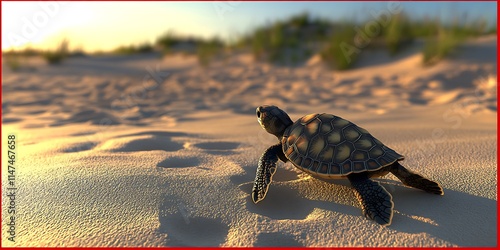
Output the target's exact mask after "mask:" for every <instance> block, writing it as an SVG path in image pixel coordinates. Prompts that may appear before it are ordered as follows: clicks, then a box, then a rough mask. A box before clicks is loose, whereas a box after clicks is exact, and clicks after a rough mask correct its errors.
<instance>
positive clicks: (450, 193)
mask: <svg viewBox="0 0 500 250" xmlns="http://www.w3.org/2000/svg"><path fill="white" fill-rule="evenodd" d="M496 39H497V38H496V37H483V38H480V39H476V40H472V41H469V42H466V43H465V44H464V45H462V47H461V48H460V53H458V54H456V55H454V56H452V57H450V58H448V59H445V60H443V61H441V62H439V63H438V64H437V65H434V66H432V67H423V66H421V65H420V62H421V60H422V59H421V54H419V53H417V52H416V51H415V50H408V51H407V52H404V53H403V54H401V55H398V56H396V57H389V56H387V55H385V54H384V53H382V52H380V53H379V52H377V51H372V52H369V51H368V53H366V54H364V55H363V56H365V57H367V58H365V59H364V60H360V62H361V63H360V64H359V65H358V66H357V67H355V68H354V69H352V70H348V71H342V72H339V71H332V70H330V69H328V68H326V67H325V66H324V65H322V64H321V63H320V62H319V60H318V58H317V57H313V58H311V59H310V60H309V61H307V62H306V63H304V64H303V65H299V66H297V67H290V68H288V67H280V66H275V65H271V64H267V63H259V62H254V61H253V59H252V56H251V55H250V54H237V55H234V56H231V57H229V58H226V59H224V60H222V59H221V60H219V61H217V62H214V63H212V64H210V65H209V66H208V67H207V68H204V67H201V66H199V65H198V62H197V59H196V58H195V57H191V56H183V55H172V56H168V57H165V58H161V57H159V56H158V55H156V54H146V55H133V56H85V57H75V58H70V59H68V60H67V61H64V63H63V64H61V65H58V66H50V65H46V64H45V63H44V62H43V61H42V60H40V61H37V60H36V59H33V60H32V61H30V62H29V65H31V67H32V69H23V70H21V71H19V72H13V71H11V70H10V69H9V68H8V67H3V79H2V149H3V150H2V159H3V161H2V188H3V190H4V191H3V197H2V198H3V200H2V206H3V209H2V215H3V216H2V218H3V221H2V223H3V231H2V244H3V246H31V247H32V246H67V247H73V246H99V247H109V246H121V247H123V246H142V247H160V246H307V247H337V246H341V247H347V246H352V247H354V246H356V247H357V246H370V247H378V246H402V247H423V246H425V247H437V246H496V245H497V220H498V218H497V70H496V69H497V58H496V50H497V48H496ZM416 46H417V45H416ZM3 66H4V65H3ZM264 104H272V105H276V106H278V107H280V108H282V109H283V110H285V111H286V112H288V114H289V115H290V117H291V118H292V120H297V119H299V118H300V117H302V116H304V115H306V114H310V113H331V114H335V115H337V116H340V117H342V118H345V119H348V120H350V121H352V122H354V123H355V124H357V125H358V126H360V127H363V128H365V129H367V130H368V131H369V132H370V133H371V134H373V135H374V136H375V137H376V138H378V139H379V140H380V141H382V142H383V143H384V144H386V145H387V146H389V147H391V148H392V149H394V150H396V151H397V152H399V153H400V154H402V155H404V156H405V157H406V159H405V160H404V161H403V162H402V164H403V165H404V166H406V167H408V168H409V169H412V170H414V171H416V172H418V173H421V174H422V175H424V176H426V177H428V178H430V179H432V180H436V181H438V182H439V183H441V185H442V187H443V188H444V195H443V196H437V195H432V194H428V193H425V192H422V191H420V190H416V189H413V188H409V187H405V186H403V184H402V183H401V182H399V180H398V179H397V178H396V177H394V176H393V175H390V174H389V175H387V176H385V177H383V178H380V179H377V180H378V181H380V182H381V183H382V185H383V186H384V187H385V188H386V189H387V191H389V192H390V193H391V194H392V197H393V201H394V204H395V205H394V217H393V219H392V224H391V225H390V226H387V227H384V226H380V225H378V224H376V223H375V222H373V221H371V220H368V219H366V218H365V217H363V215H362V213H361V207H360V204H359V203H358V201H357V200H356V197H355V195H354V193H353V191H352V188H351V187H350V185H349V182H348V181H347V180H320V179H317V178H313V177H311V176H309V175H307V174H305V173H302V172H301V171H299V170H298V169H296V168H294V167H293V166H292V165H291V163H286V164H284V163H282V162H280V163H279V164H278V170H277V172H276V174H275V175H274V179H273V182H272V184H271V186H270V188H269V192H268V194H267V197H266V199H265V200H264V201H262V202H259V203H258V204H254V203H253V202H252V200H251V196H250V193H251V190H252V185H253V180H254V178H255V171H256V168H257V163H258V160H259V157H260V155H261V154H262V153H263V152H264V150H265V149H266V148H268V147H269V146H271V145H273V144H275V143H276V142H277V141H276V137H274V136H272V135H270V134H268V133H267V132H266V131H264V130H263V129H262V128H261V127H260V125H259V124H258V122H257V117H256V115H255V109H256V108H257V107H258V106H260V105H264ZM11 134H14V135H15V137H16V139H15V140H16V162H15V168H16V170H15V187H16V188H17V191H16V199H15V208H16V215H15V216H16V219H15V224H16V226H15V230H16V237H15V242H11V241H9V240H7V238H8V237H9V234H8V232H7V230H8V227H6V225H7V223H8V222H9V220H10V215H9V214H8V212H7V211H8V210H7V209H6V207H8V206H9V202H10V201H9V197H7V196H6V195H7V191H6V190H5V189H6V187H8V186H9V183H8V172H7V166H6V164H7V161H6V159H7V157H8V156H7V148H6V146H7V141H8V135H11Z"/></svg>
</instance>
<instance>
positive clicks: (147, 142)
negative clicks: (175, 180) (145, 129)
mask: <svg viewBox="0 0 500 250" xmlns="http://www.w3.org/2000/svg"><path fill="white" fill-rule="evenodd" d="M182 148H183V147H182V144H181V143H178V142H175V141H173V140H172V139H171V138H170V137H166V136H148V135H146V136H133V137H131V136H127V137H119V138H115V139H111V140H108V141H107V142H105V143H104V144H103V145H102V146H101V147H100V149H102V150H108V151H111V152H138V151H152V150H163V151H167V152H172V151H177V150H180V149H182Z"/></svg>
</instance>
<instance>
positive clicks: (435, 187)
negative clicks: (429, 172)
mask: <svg viewBox="0 0 500 250" xmlns="http://www.w3.org/2000/svg"><path fill="white" fill-rule="evenodd" d="M391 173H392V174H394V175H395V176H396V177H398V179H399V180H401V182H402V183H403V184H405V185H406V186H410V187H414V188H418V189H421V190H424V191H426V192H428V193H433V194H439V195H443V194H444V191H443V188H442V187H441V185H439V183H437V182H435V181H431V180H429V179H427V178H425V177H423V176H422V175H419V174H417V173H414V172H412V171H410V170H408V169H406V168H405V167H403V166H402V165H401V164H399V162H395V163H394V164H392V168H391Z"/></svg>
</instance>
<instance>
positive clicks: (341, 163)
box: [281, 114, 404, 178]
mask: <svg viewBox="0 0 500 250" xmlns="http://www.w3.org/2000/svg"><path fill="white" fill-rule="evenodd" d="M281 142H282V145H283V152H284V153H285V156H286V157H287V158H288V159H289V160H290V161H291V162H292V163H293V165H295V166H296V167H297V168H299V169H301V170H303V171H305V172H307V173H310V174H313V175H318V176H320V177H326V178H340V177H344V176H346V175H348V174H350V173H359V172H364V171H376V170H379V169H381V168H383V167H385V166H388V165H390V164H392V163H394V162H396V161H399V160H403V159H404V156H402V155H400V154H398V153H396V152H395V151H394V150H392V149H390V148H389V147H387V146H385V145H384V144H382V143H381V142H380V141H379V140H377V139H376V138H375V137H373V136H372V135H371V134H370V133H368V131H366V130H365V129H363V128H360V127H358V126H357V125H356V124H354V123H352V122H350V121H348V120H345V119H342V118H340V117H338V116H334V115H331V114H310V115H306V116H304V117H302V118H300V119H299V120H298V121H296V122H295V123H293V124H292V125H291V126H290V127H288V128H287V129H286V130H285V133H284V135H283V138H282V141H281Z"/></svg>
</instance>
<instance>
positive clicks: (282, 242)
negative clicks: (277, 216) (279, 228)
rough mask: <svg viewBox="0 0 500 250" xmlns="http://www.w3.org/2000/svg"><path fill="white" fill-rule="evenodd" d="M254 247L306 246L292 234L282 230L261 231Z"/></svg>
mask: <svg viewBox="0 0 500 250" xmlns="http://www.w3.org/2000/svg"><path fill="white" fill-rule="evenodd" d="M253 246H254V247H265V246H279V247H302V246H304V245H303V244H301V243H300V242H298V241H297V240H296V239H295V236H293V235H291V234H284V233H281V232H272V233H260V234H259V235H257V241H255V243H254V245H253Z"/></svg>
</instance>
